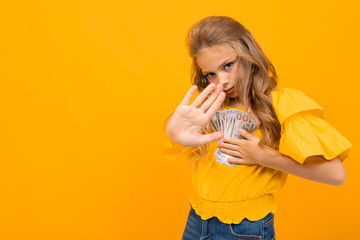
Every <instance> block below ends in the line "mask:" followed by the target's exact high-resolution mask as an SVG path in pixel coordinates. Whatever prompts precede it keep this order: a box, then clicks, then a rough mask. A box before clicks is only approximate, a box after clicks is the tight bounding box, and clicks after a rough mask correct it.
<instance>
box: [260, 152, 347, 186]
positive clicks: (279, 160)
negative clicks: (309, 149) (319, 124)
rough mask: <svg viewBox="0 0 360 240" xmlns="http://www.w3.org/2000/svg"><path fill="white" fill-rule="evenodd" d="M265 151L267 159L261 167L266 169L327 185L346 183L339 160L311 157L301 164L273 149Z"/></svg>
mask: <svg viewBox="0 0 360 240" xmlns="http://www.w3.org/2000/svg"><path fill="white" fill-rule="evenodd" d="M264 151H265V154H264V156H265V157H264V158H263V159H262V160H261V165H263V166H265V167H269V168H273V169H276V170H280V171H283V172H286V173H290V174H292V175H295V176H298V177H301V178H305V179H308V180H312V181H316V182H320V183H325V184H331V185H342V184H343V183H344V181H345V169H344V167H343V165H342V162H341V161H340V159H338V158H334V159H332V160H326V159H323V158H321V157H311V158H308V159H307V160H306V161H305V162H304V163H303V164H300V163H299V162H296V161H295V160H293V159H292V158H290V157H288V156H285V155H282V154H281V153H279V152H278V151H275V150H273V149H271V148H264Z"/></svg>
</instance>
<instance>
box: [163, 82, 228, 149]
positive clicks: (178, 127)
mask: <svg viewBox="0 0 360 240" xmlns="http://www.w3.org/2000/svg"><path fill="white" fill-rule="evenodd" d="M196 89H197V87H196V86H192V87H191V88H190V90H189V91H188V92H187V94H186V95H185V97H184V99H183V101H182V102H181V103H180V105H179V106H178V107H177V108H176V110H175V112H174V114H173V115H172V117H171V118H170V119H169V121H168V123H167V126H166V132H167V134H168V136H169V137H170V138H171V139H172V140H173V141H175V142H177V143H180V144H182V145H183V146H200V145H203V144H206V143H208V142H212V141H216V140H219V139H221V138H223V136H224V135H223V133H221V132H215V133H211V134H206V135H204V134H203V130H204V128H205V127H206V125H207V124H209V122H210V119H211V117H212V116H213V115H214V114H215V112H216V111H217V110H218V109H219V108H220V106H221V104H222V102H223V101H224V99H225V93H224V92H222V85H221V84H218V85H217V86H216V85H215V84H210V85H209V86H207V87H206V88H205V89H204V91H202V92H201V94H200V95H199V96H198V97H197V98H196V99H195V101H194V102H193V103H192V104H191V105H188V104H189V102H190V100H191V97H192V95H193V94H194V93H195V92H196Z"/></svg>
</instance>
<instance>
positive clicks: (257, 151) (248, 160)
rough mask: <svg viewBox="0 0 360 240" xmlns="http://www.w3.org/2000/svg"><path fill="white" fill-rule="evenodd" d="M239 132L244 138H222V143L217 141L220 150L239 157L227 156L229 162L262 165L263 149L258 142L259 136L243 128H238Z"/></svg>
mask: <svg viewBox="0 0 360 240" xmlns="http://www.w3.org/2000/svg"><path fill="white" fill-rule="evenodd" d="M239 132H240V134H241V135H242V136H243V137H244V138H245V139H234V138H223V139H222V141H223V143H219V148H220V151H221V152H223V153H226V154H228V155H231V156H234V157H239V158H240V159H237V158H228V162H229V163H235V164H243V165H254V164H258V165H262V162H261V161H262V160H263V159H264V154H265V151H264V149H263V148H262V147H261V146H260V144H259V143H260V138H258V137H257V136H255V135H253V134H251V133H249V132H247V131H246V130H244V129H240V130H239Z"/></svg>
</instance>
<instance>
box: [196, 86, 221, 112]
mask: <svg viewBox="0 0 360 240" xmlns="http://www.w3.org/2000/svg"><path fill="white" fill-rule="evenodd" d="M221 91H222V85H221V84H218V85H217V86H216V88H215V91H214V92H212V93H211V95H210V97H209V98H208V99H206V100H205V102H204V103H203V105H202V106H201V107H200V110H201V111H203V112H206V111H207V110H208V109H209V107H210V106H211V105H212V104H213V103H214V101H215V100H216V98H217V96H218V95H219V94H220V93H221Z"/></svg>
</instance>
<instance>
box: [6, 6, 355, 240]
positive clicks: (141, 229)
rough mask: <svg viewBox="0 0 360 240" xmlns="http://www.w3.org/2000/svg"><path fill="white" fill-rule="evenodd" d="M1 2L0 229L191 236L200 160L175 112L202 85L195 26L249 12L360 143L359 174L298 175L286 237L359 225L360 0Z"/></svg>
mask: <svg viewBox="0 0 360 240" xmlns="http://www.w3.org/2000/svg"><path fill="white" fill-rule="evenodd" d="M5 4H7V5H4V3H2V4H1V7H0V84H1V85H0V114H1V117H0V128H1V129H0V131H1V134H0V164H1V165H0V239H5V240H8V239H27V240H28V239H31V240H32V239H34V240H43V239H44V240H45V239H46V240H48V239H52V240H55V239H56V240H57V239H61V240H63V239H67V240H71V239H74V240H75V239H76V240H83V239H84V240H85V239H86V240H87V239H89V240H92V239H97V240H112V239H180V238H181V236H182V232H183V230H184V227H185V223H186V218H187V214H188V211H189V198H190V195H191V192H192V186H191V170H190V167H189V165H188V163H187V162H180V161H179V162H171V161H167V160H166V159H165V158H164V157H163V156H162V147H163V144H164V143H165V135H164V133H163V132H162V123H163V120H164V119H165V117H166V116H167V114H168V113H169V112H170V111H171V110H173V109H174V108H175V107H176V105H177V104H178V103H180V101H181V100H182V98H183V96H184V94H185V93H186V91H187V90H188V88H189V87H190V78H189V72H190V58H189V57H188V55H187V51H186V47H185V41H184V39H185V34H186V32H187V30H188V29H189V27H190V26H191V25H192V24H193V23H194V22H196V21H198V20H199V19H201V18H203V17H206V16H209V15H228V16H231V17H233V18H236V19H237V20H239V21H240V22H241V23H243V24H244V25H245V27H247V28H248V29H249V30H250V31H251V32H252V33H253V35H254V37H255V38H256V39H257V41H258V42H259V44H260V46H261V47H262V49H263V50H264V52H265V53H266V55H267V56H268V57H269V59H270V60H271V61H272V63H273V64H274V66H275V68H276V70H277V73H278V74H279V79H280V81H279V87H280V88H281V87H291V88H297V89H300V90H301V91H303V92H304V93H305V94H307V95H308V96H310V97H311V98H313V99H315V100H316V101H317V102H318V103H319V104H320V105H321V106H323V107H324V108H325V119H326V120H327V121H328V122H329V123H331V124H332V125H333V126H335V128H337V129H338V130H339V131H340V132H341V133H342V134H343V135H344V136H346V137H347V138H348V139H349V140H350V141H351V142H352V144H353V145H354V147H353V149H352V151H351V152H350V157H349V158H347V159H346V160H345V162H344V165H345V168H346V171H347V180H346V182H345V184H344V185H343V186H330V185H325V184H320V183H316V182H311V181H308V180H304V179H300V178H298V177H294V176H289V178H288V182H287V185H286V186H285V188H284V189H283V190H282V192H280V193H279V194H278V195H277V196H276V197H277V201H278V205H279V210H278V212H277V213H276V215H275V216H276V217H275V218H276V220H275V229H276V234H277V236H278V239H280V240H281V239H292V240H296V239H350V238H351V239H354V237H355V236H358V235H357V233H356V231H355V232H354V230H355V229H357V227H358V221H359V220H358V218H359V217H358V215H359V214H360V208H359V205H358V204H359V202H360V196H359V194H358V189H359V183H360V168H359V167H360V162H359V161H358V159H359V157H360V156H359V149H358V146H359V137H358V136H359V130H358V125H359V122H360V119H359V116H360V114H359V112H358V110H357V107H356V106H357V105H358V104H359V102H360V101H359V95H360V93H359V87H360V81H359V80H360V77H359V55H360V47H359V42H360V37H359V23H360V20H359V11H360V5H359V1H355V0H353V1H349V0H342V1H309V0H306V1H297V3H295V1H294V2H292V1H265V0H264V1H239V0H229V1H218V0H217V1H187V0H185V1H175V2H174V1H170V2H169V1H144V0H140V1H129V2H127V3H125V2H122V1H114V0H113V1H109V0H105V1H94V0H92V1H89V0H87V1H80V0H73V1H51V0H48V1H45V0H44V1H40V0H38V1H8V2H7V3H5Z"/></svg>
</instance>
